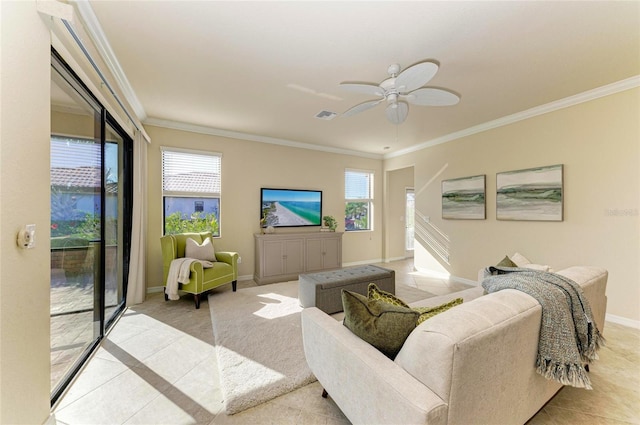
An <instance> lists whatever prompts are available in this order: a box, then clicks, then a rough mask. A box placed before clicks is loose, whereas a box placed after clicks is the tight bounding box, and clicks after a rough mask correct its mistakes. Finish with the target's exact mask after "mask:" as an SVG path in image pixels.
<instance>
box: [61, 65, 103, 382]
mask: <svg viewBox="0 0 640 425" xmlns="http://www.w3.org/2000/svg"><path fill="white" fill-rule="evenodd" d="M99 119H100V111H99V110H98V109H97V108H96V107H95V105H93V104H92V103H90V101H88V100H87V99H85V98H84V97H83V96H82V95H81V94H80V93H79V92H78V91H77V90H76V88H74V87H73V85H72V84H70V83H69V82H68V81H67V80H66V79H65V77H63V76H62V75H61V74H60V73H59V72H58V71H56V69H55V68H53V69H52V84H51V133H52V135H51V289H50V290H51V311H50V314H51V390H52V391H54V390H55V389H56V388H57V387H59V386H60V385H61V382H62V381H63V380H64V378H65V377H66V376H67V375H68V373H69V371H70V370H72V369H73V368H74V366H75V365H76V364H77V363H78V362H79V359H80V358H81V357H82V355H83V353H85V351H86V350H87V349H88V348H89V347H91V346H92V345H93V344H95V343H96V341H97V340H98V338H99V337H100V317H99V315H96V311H95V306H96V300H97V298H96V297H97V295H98V292H97V291H98V287H99V283H100V258H101V253H100V249H99V247H100V233H101V232H100V220H99V217H100V209H101V203H102V200H101V199H102V190H101V187H102V183H101V173H100V170H101V164H102V149H101V143H100V139H99V138H98V139H97V140H96V133H97V132H98V128H96V127H97V125H98V124H99Z"/></svg>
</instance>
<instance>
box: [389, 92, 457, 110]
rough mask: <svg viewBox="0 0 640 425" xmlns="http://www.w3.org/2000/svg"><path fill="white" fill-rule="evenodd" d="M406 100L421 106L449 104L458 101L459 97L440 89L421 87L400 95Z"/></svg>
mask: <svg viewBox="0 0 640 425" xmlns="http://www.w3.org/2000/svg"><path fill="white" fill-rule="evenodd" d="M401 97H402V98H403V99H406V100H407V102H409V103H412V104H414V105H422V106H451V105H455V104H457V103H458V102H460V97H459V96H458V95H457V94H453V93H451V92H448V91H446V90H442V89H431V88H423V89H418V90H414V91H412V92H411V93H409V94H407V95H402V96H401Z"/></svg>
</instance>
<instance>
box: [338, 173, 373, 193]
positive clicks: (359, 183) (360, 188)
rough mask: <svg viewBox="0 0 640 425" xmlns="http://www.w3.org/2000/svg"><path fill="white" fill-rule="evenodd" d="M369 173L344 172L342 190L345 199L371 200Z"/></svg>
mask: <svg viewBox="0 0 640 425" xmlns="http://www.w3.org/2000/svg"><path fill="white" fill-rule="evenodd" d="M372 175H373V174H372V173H371V172H369V171H356V170H346V171H345V176H344V188H345V198H346V199H371V192H372V190H371V189H372V187H371V186H372V184H371V176H372Z"/></svg>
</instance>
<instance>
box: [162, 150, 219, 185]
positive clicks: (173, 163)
mask: <svg viewBox="0 0 640 425" xmlns="http://www.w3.org/2000/svg"><path fill="white" fill-rule="evenodd" d="M220 164H221V155H220V154H216V153H212V154H206V153H196V152H185V151H174V150H169V149H163V150H162V190H163V192H165V193H167V192H170V193H199V194H202V193H209V194H219V193H220V187H221V184H220V181H221V178H220V171H221V170H220V168H221V167H220Z"/></svg>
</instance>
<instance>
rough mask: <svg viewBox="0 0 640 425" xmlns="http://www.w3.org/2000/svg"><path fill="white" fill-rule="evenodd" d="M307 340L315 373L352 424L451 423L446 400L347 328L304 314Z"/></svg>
mask: <svg viewBox="0 0 640 425" xmlns="http://www.w3.org/2000/svg"><path fill="white" fill-rule="evenodd" d="M302 336H303V344H304V351H305V356H306V358H307V363H308V364H309V367H310V368H311V370H312V371H313V373H314V374H315V376H316V378H318V381H320V383H321V384H322V386H323V387H324V389H325V390H326V391H327V392H328V393H329V396H330V397H331V398H332V399H333V400H334V401H335V402H336V404H337V405H338V407H340V409H341V410H342V412H343V413H344V414H345V415H346V416H347V418H349V420H350V421H351V422H352V423H354V424H360V423H366V424H378V423H381V424H382V423H388V424H399V423H402V424H414V423H420V424H444V423H446V421H447V406H446V404H445V403H444V402H443V401H442V399H441V398H439V397H438V396H437V395H436V394H435V393H433V392H432V391H431V390H430V389H429V388H427V387H426V386H424V385H423V384H422V383H420V382H419V381H418V380H417V379H415V378H414V377H413V376H411V375H409V374H408V373H407V372H406V371H405V370H404V369H403V368H401V367H400V366H399V365H397V364H396V363H394V362H393V361H391V360H389V359H388V358H387V357H386V356H385V355H384V354H382V353H381V352H380V351H378V350H377V349H375V348H374V347H373V346H371V345H370V344H368V343H366V342H364V341H363V340H361V339H360V338H358V337H357V336H356V335H354V334H353V333H352V332H351V331H350V330H349V329H347V328H346V327H345V326H344V325H343V324H342V322H339V321H337V320H335V319H334V318H333V317H331V316H329V315H327V314H326V313H324V312H323V311H321V310H319V309H318V308H316V307H311V308H307V309H304V310H303V311H302Z"/></svg>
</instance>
